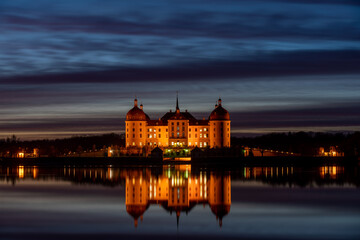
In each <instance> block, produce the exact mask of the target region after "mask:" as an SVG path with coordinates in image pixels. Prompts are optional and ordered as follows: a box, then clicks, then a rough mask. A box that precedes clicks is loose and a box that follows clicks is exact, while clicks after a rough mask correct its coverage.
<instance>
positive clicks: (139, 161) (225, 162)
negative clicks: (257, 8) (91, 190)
mask: <svg viewBox="0 0 360 240" xmlns="http://www.w3.org/2000/svg"><path fill="white" fill-rule="evenodd" d="M177 164H191V165H194V166H195V165H196V166H212V167H216V166H219V167H222V166H226V167H229V166H230V167H231V166H275V165H282V166H290V165H291V166H320V165H354V166H355V165H359V164H360V159H358V158H357V157H242V158H238V157H207V158H196V159H192V160H190V161H189V160H187V161H181V160H180V161H179V160H177V161H174V160H162V159H154V158H146V157H111V158H108V157H91V158H89V157H71V158H66V157H47V158H0V166H14V165H22V166H34V165H36V166H64V165H69V166H87V165H89V166H92V165H100V166H109V165H111V166H114V167H116V166H144V165H145V166H152V165H156V166H162V165H177Z"/></svg>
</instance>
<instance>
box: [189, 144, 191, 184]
mask: <svg viewBox="0 0 360 240" xmlns="http://www.w3.org/2000/svg"><path fill="white" fill-rule="evenodd" d="M189 146H191V142H189ZM190 190H191V189H190Z"/></svg>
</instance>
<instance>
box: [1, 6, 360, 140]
mask: <svg viewBox="0 0 360 240" xmlns="http://www.w3.org/2000/svg"><path fill="white" fill-rule="evenodd" d="M176 91H179V98H180V108H181V109H182V110H185V109H188V110H189V111H190V112H191V113H193V115H194V116H195V117H198V118H203V117H205V118H207V117H208V115H209V114H210V112H211V111H212V109H213V107H214V104H215V102H216V100H217V99H218V98H219V96H221V98H222V99H223V106H224V107H225V108H226V109H228V110H229V112H230V116H231V119H232V130H233V133H234V135H254V134H263V133H268V132H279V131H280V132H282V131H286V132H288V131H300V130H305V131H354V130H360V1H356V0H354V1H350V0H309V1H307V0H291V1H285V0H248V1H232V0H206V1H205V0H204V1H197V0H191V1H186V0H181V1H177V0H172V1H168V0H164V1H162V0H153V1H136V0H132V1H118V0H76V1H74V0H62V1H53V0H36V1H28V0H2V1H0V138H3V137H6V136H9V135H11V134H16V135H17V136H19V137H20V138H22V139H36V138H44V137H45V138H54V137H63V136H71V135H75V134H99V133H109V132H116V133H121V132H123V130H124V117H125V115H126V112H127V111H128V110H129V109H130V108H131V107H132V105H133V99H134V96H135V95H136V96H137V97H138V99H139V101H140V102H142V103H143V104H144V110H145V111H146V112H147V113H148V114H149V115H150V117H151V118H154V119H156V118H159V117H161V116H162V114H164V113H165V112H166V111H169V109H171V108H172V109H173V108H174V107H175V96H176Z"/></svg>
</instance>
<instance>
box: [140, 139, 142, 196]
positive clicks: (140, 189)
mask: <svg viewBox="0 0 360 240" xmlns="http://www.w3.org/2000/svg"><path fill="white" fill-rule="evenodd" d="M140 146H142V142H140ZM140 191H141V189H140Z"/></svg>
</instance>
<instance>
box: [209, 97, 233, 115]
mask: <svg viewBox="0 0 360 240" xmlns="http://www.w3.org/2000/svg"><path fill="white" fill-rule="evenodd" d="M218 104H219V105H215V109H214V110H213V111H212V112H211V114H210V116H209V120H230V114H229V112H228V111H227V110H226V109H225V108H223V107H222V106H221V99H220V98H219V100H218Z"/></svg>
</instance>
